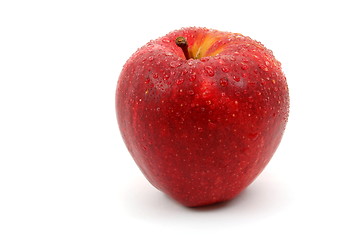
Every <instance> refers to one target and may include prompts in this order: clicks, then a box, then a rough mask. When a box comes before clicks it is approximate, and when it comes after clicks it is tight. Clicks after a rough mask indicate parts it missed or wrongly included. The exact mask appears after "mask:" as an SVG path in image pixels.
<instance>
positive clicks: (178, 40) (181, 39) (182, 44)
mask: <svg viewBox="0 0 361 240" xmlns="http://www.w3.org/2000/svg"><path fill="white" fill-rule="evenodd" d="M175 43H176V44H177V46H178V47H180V48H181V49H182V50H183V54H184V56H185V57H186V59H187V60H188V59H190V56H189V51H188V42H187V40H186V39H185V38H184V37H177V38H176V40H175Z"/></svg>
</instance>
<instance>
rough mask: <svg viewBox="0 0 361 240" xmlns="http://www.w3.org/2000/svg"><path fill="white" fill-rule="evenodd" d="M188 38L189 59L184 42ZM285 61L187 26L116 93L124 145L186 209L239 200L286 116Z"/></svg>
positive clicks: (139, 63)
mask: <svg viewBox="0 0 361 240" xmlns="http://www.w3.org/2000/svg"><path fill="white" fill-rule="evenodd" d="M177 37H184V38H185V39H186V40H187V42H188V47H187V49H188V53H189V57H190V58H189V59H186V57H185V54H184V52H183V51H182V49H181V48H180V47H179V46H177V45H176V43H175V40H176V38H177ZM288 111H289V95H288V87H287V83H286V78H285V76H284V74H283V72H282V70H281V64H280V63H279V62H278V61H277V60H276V59H275V58H274V56H273V54H272V52H271V51H270V50H268V49H266V48H265V47H264V46H263V45H262V44H261V43H259V42H257V41H254V40H252V39H251V38H249V37H246V36H243V35H241V34H235V33H229V32H221V31H217V30H209V29H205V28H183V29H180V30H177V31H173V32H171V33H169V34H167V35H166V36H164V37H161V38H159V39H157V40H154V41H151V42H149V43H148V44H146V45H145V46H143V47H142V48H140V49H138V51H137V52H136V53H134V54H133V55H132V56H131V57H130V59H129V60H128V61H127V62H126V64H125V65H124V67H123V70H122V72H121V74H120V77H119V80H118V85H117V90H116V112H117V119H118V123H119V128H120V131H121V134H122V137H123V139H124V142H125V144H126V146H127V148H128V150H129V152H130V153H131V155H132V157H133V158H134V160H135V162H136V163H137V165H138V166H139V168H140V169H141V171H142V172H143V174H144V175H145V177H146V178H147V179H148V180H149V182H150V183H152V184H153V185H154V186H155V187H156V188H158V189H159V190H161V191H163V192H164V193H166V194H168V195H169V196H171V197H172V198H174V199H175V200H177V201H178V202H180V203H181V204H183V205H185V206H190V207H195V206H202V205H207V204H212V203H216V202H221V201H226V200H229V199H232V198H234V197H235V196H236V195H237V194H239V193H240V192H241V191H242V190H243V189H245V188H246V187H247V186H248V185H249V184H250V183H251V182H252V181H253V180H254V179H255V178H256V177H257V175H259V174H260V173H261V171H262V170H263V169H264V168H265V166H266V165H267V163H268V162H269V161H270V159H271V157H272V155H273V154H274V152H275V150H276V149H277V147H278V145H279V143H280V141H281V138H282V135H283V132H284V129H285V126H286V123H287V118H288Z"/></svg>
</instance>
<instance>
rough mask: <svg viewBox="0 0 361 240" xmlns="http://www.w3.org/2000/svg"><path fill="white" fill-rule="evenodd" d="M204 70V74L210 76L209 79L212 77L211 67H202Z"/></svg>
mask: <svg viewBox="0 0 361 240" xmlns="http://www.w3.org/2000/svg"><path fill="white" fill-rule="evenodd" d="M204 69H205V70H206V73H207V74H208V76H210V77H213V76H214V70H213V68H212V67H211V66H206V67H204Z"/></svg>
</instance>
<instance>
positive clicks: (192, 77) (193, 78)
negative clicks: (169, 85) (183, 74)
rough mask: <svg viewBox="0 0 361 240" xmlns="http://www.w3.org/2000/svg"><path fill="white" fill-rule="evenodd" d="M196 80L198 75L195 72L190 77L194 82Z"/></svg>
mask: <svg viewBox="0 0 361 240" xmlns="http://www.w3.org/2000/svg"><path fill="white" fill-rule="evenodd" d="M194 80H196V75H195V74H192V75H191V76H190V77H189V81H191V82H193V81H194Z"/></svg>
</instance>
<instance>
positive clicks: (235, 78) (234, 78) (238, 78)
mask: <svg viewBox="0 0 361 240" xmlns="http://www.w3.org/2000/svg"><path fill="white" fill-rule="evenodd" d="M233 80H234V81H236V82H239V81H240V80H241V78H240V77H238V76H233Z"/></svg>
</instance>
